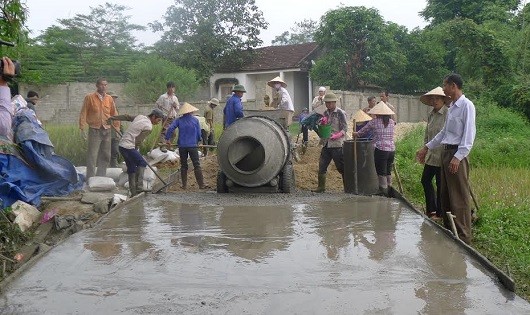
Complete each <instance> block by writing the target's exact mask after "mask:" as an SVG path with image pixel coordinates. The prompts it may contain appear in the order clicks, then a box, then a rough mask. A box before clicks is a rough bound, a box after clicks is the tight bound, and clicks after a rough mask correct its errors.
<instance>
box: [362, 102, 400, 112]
mask: <svg viewBox="0 0 530 315" xmlns="http://www.w3.org/2000/svg"><path fill="white" fill-rule="evenodd" d="M368 114H370V115H394V114H395V113H394V112H393V111H392V110H391V109H390V107H388V106H387V105H386V104H385V102H383V101H381V102H379V103H377V104H375V106H374V108H372V109H370V111H369V112H368Z"/></svg>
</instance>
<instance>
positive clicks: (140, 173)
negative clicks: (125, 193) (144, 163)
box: [136, 167, 145, 193]
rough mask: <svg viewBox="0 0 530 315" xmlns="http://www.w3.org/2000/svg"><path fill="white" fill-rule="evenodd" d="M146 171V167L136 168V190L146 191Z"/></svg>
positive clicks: (139, 191)
mask: <svg viewBox="0 0 530 315" xmlns="http://www.w3.org/2000/svg"><path fill="white" fill-rule="evenodd" d="M144 173H145V167H137V168H136V191H137V192H138V193H141V192H143V191H144Z"/></svg>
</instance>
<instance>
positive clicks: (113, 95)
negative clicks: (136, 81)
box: [107, 92, 118, 98]
mask: <svg viewBox="0 0 530 315" xmlns="http://www.w3.org/2000/svg"><path fill="white" fill-rule="evenodd" d="M107 94H108V95H110V96H111V97H115V98H118V94H116V93H114V92H107Z"/></svg>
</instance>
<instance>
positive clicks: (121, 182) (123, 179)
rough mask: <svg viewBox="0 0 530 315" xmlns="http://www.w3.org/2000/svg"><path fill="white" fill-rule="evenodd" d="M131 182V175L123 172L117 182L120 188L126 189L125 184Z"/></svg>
mask: <svg viewBox="0 0 530 315" xmlns="http://www.w3.org/2000/svg"><path fill="white" fill-rule="evenodd" d="M128 181H129V174H127V172H122V173H121V174H120V177H119V178H118V181H117V182H116V185H118V186H120V187H125V184H126V183H127V182H128Z"/></svg>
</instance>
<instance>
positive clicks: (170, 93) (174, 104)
mask: <svg viewBox="0 0 530 315" xmlns="http://www.w3.org/2000/svg"><path fill="white" fill-rule="evenodd" d="M166 88H167V92H166V93H164V94H162V95H160V97H159V98H158V100H156V108H158V109H160V110H161V111H162V112H163V113H164V115H165V117H166V119H165V121H164V123H163V125H162V132H161V133H160V137H159V142H161V143H165V142H166V141H165V139H164V135H165V134H166V131H167V128H169V126H170V125H171V123H172V122H173V120H175V118H176V117H177V112H178V110H179V108H180V105H179V99H178V98H177V96H176V95H175V88H176V86H175V82H173V81H169V82H168V83H167V84H166ZM174 139H175V137H174V136H173V138H171V141H173V140H174ZM161 150H162V151H165V147H164V146H163V147H162V148H161Z"/></svg>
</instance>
